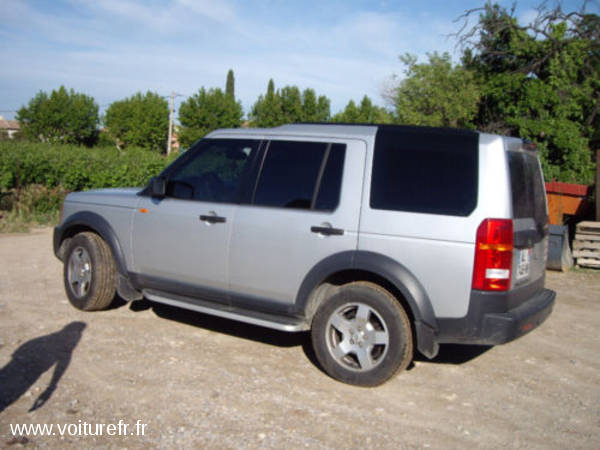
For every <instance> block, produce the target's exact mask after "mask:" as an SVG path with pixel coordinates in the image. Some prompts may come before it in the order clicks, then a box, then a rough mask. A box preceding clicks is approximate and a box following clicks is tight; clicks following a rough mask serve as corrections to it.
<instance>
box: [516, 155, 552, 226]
mask: <svg viewBox="0 0 600 450" xmlns="http://www.w3.org/2000/svg"><path fill="white" fill-rule="evenodd" d="M508 167H509V170H510V182H511V188H512V205H513V216H514V218H515V219H523V218H527V217H530V218H533V219H534V220H535V222H536V223H537V224H543V223H545V222H546V195H545V191H544V180H543V178H542V171H541V169H540V165H539V162H538V159H537V157H536V156H535V155H534V154H529V153H525V152H508Z"/></svg>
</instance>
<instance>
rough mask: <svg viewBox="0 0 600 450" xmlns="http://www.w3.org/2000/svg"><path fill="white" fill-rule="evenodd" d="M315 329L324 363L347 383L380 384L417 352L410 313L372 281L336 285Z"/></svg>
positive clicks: (315, 344) (317, 348) (315, 340)
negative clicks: (414, 348)
mask: <svg viewBox="0 0 600 450" xmlns="http://www.w3.org/2000/svg"><path fill="white" fill-rule="evenodd" d="M311 334H312V343H313V347H314V350H315V354H316V356H317V359H318V360H319V362H320V364H321V365H322V367H323V368H324V369H325V371H326V372H327V373H328V374H329V375H330V376H332V377H333V378H335V379H337V380H340V381H343V382H345V383H350V384H356V385H360V386H376V385H378V384H381V383H383V382H385V381H386V380H388V379H389V378H391V377H392V376H393V375H394V374H395V373H396V372H398V371H399V370H403V369H405V368H406V367H407V366H408V364H409V363H410V361H411V360H412V356H413V342H412V332H411V327H410V321H409V319H408V316H407V315H406V312H405V311H404V309H403V308H402V306H401V305H400V303H399V302H398V301H397V300H396V299H395V298H394V297H393V296H392V295H391V294H390V293H389V292H388V291H386V290H385V289H383V288H381V287H380V286H377V285H375V284H373V283H367V282H355V283H350V284H347V285H345V286H342V287H341V288H340V289H339V290H337V291H336V293H335V294H334V295H333V296H332V297H330V298H329V299H327V300H325V301H324V303H323V304H322V305H321V307H320V308H319V309H318V310H317V313H316V314H315V317H314V318H313V323H312V331H311Z"/></svg>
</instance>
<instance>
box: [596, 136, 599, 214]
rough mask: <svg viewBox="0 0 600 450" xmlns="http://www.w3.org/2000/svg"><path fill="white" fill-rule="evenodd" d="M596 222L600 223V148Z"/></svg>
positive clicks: (597, 170)
mask: <svg viewBox="0 0 600 450" xmlns="http://www.w3.org/2000/svg"><path fill="white" fill-rule="evenodd" d="M596 221H597V222H600V148H599V149H598V150H596Z"/></svg>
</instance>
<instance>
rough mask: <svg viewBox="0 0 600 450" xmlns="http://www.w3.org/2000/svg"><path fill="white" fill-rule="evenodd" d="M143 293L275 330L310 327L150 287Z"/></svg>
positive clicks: (164, 301)
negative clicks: (213, 305) (202, 303)
mask: <svg viewBox="0 0 600 450" xmlns="http://www.w3.org/2000/svg"><path fill="white" fill-rule="evenodd" d="M142 293H143V294H144V297H146V298H147V299H148V300H151V301H153V302H157V303H164V304H165V305H171V306H177V307H179V308H183V309H189V310H192V311H197V312H201V313H204V314H209V315H211V316H217V317H223V318H224V319H231V320H237V321H238V322H244V323H249V324H251V325H258V326H261V327H266V328H272V329H274V330H279V331H287V332H296V331H306V330H308V329H309V327H308V324H307V323H306V322H305V321H303V320H300V319H297V320H294V319H292V318H287V317H285V318H283V317H279V316H273V315H270V314H264V313H258V312H251V311H246V310H244V311H243V312H241V311H240V312H236V310H234V309H219V308H217V307H211V306H207V305H199V304H198V303H197V301H196V300H193V299H188V298H186V297H181V296H177V298H173V297H172V296H167V294H164V293H162V292H157V291H154V290H149V289H144V290H142Z"/></svg>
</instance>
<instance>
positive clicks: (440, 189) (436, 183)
mask: <svg viewBox="0 0 600 450" xmlns="http://www.w3.org/2000/svg"><path fill="white" fill-rule="evenodd" d="M478 141H479V139H478V135H477V133H474V132H470V131H462V130H440V129H435V128H432V129H423V128H420V129H416V128H410V127H403V128H398V127H396V128H385V127H382V128H380V129H379V130H378V132H377V136H376V141H375V153H374V157H373V172H372V180H371V198H370V205H371V208H374V209H384V210H393V211H408V212H417V213H428V214H445V215H453V216H468V215H469V214H471V212H473V210H474V209H475V207H476V205H477V178H478V169H477V166H478Z"/></svg>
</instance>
